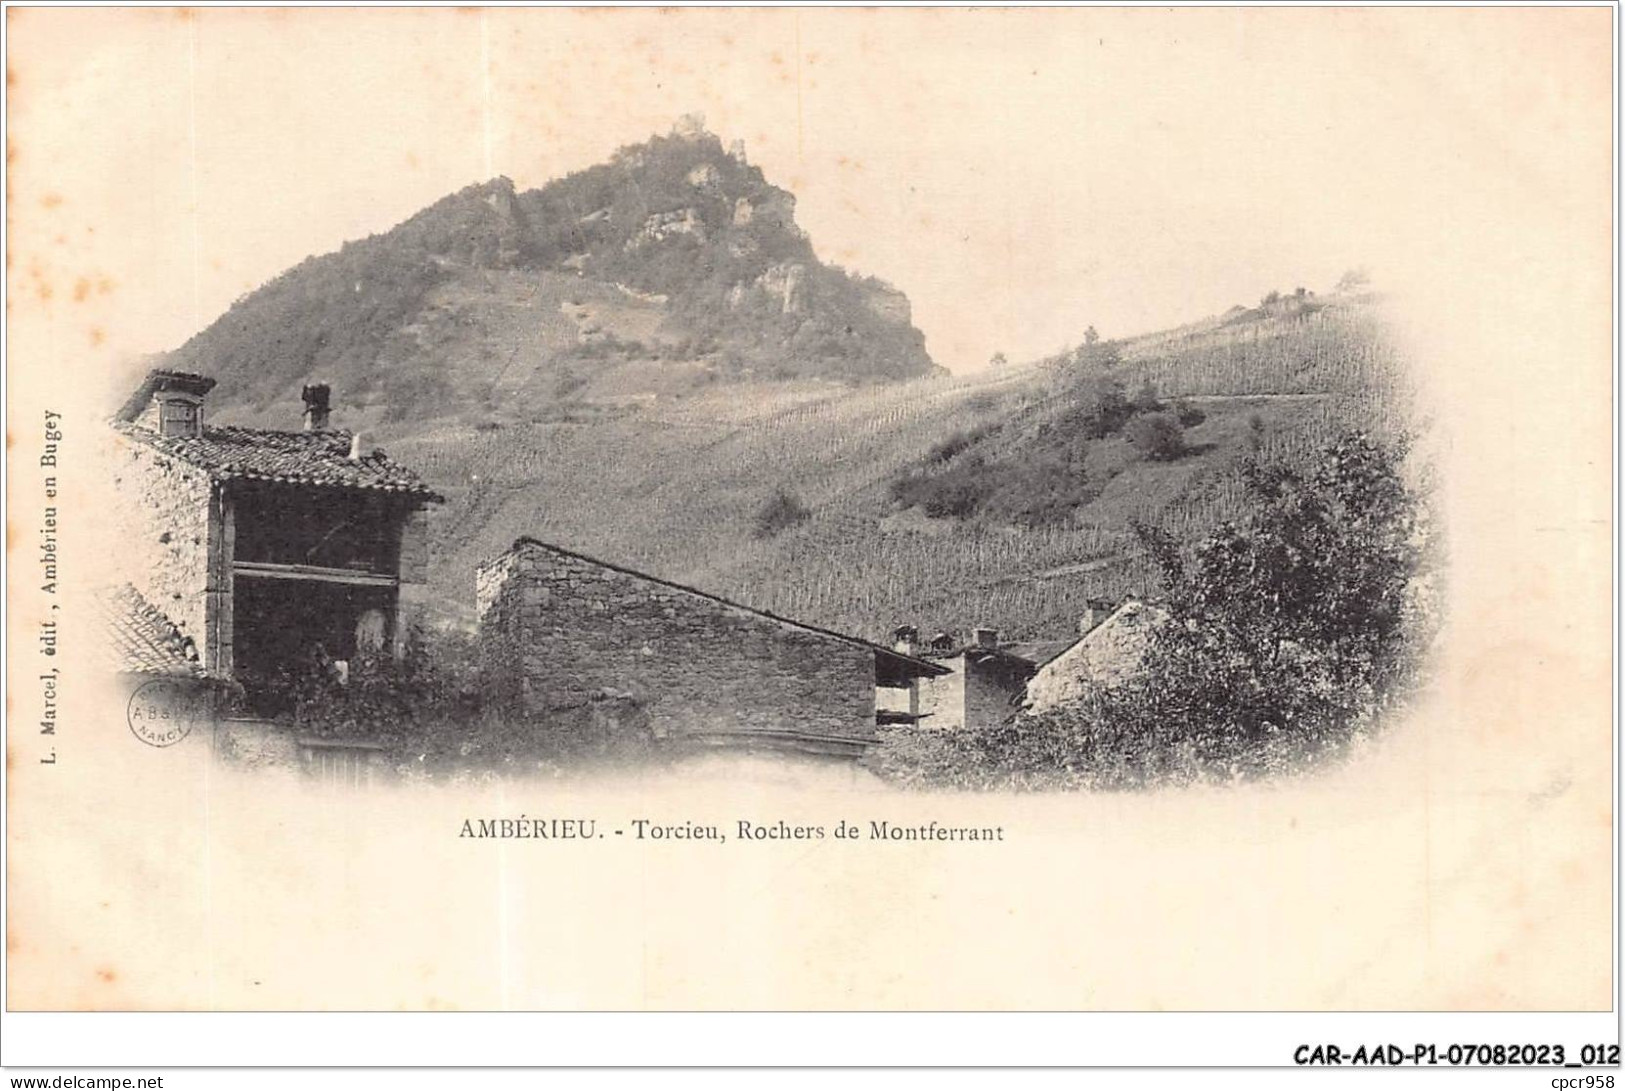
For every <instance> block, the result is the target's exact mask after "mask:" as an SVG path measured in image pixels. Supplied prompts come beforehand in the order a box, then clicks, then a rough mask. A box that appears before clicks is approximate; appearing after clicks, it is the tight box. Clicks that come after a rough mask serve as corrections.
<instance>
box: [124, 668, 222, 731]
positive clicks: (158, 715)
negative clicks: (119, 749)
mask: <svg viewBox="0 0 1625 1091" xmlns="http://www.w3.org/2000/svg"><path fill="white" fill-rule="evenodd" d="M207 716H208V708H207V700H206V697H205V695H203V694H201V693H199V692H198V690H197V688H196V687H194V686H189V685H187V684H185V683H183V682H176V681H172V680H170V679H167V678H154V679H153V680H151V681H150V682H143V683H141V685H140V687H139V688H137V689H136V691H135V692H134V693H133V694H131V695H130V707H129V709H128V710H127V711H126V713H125V718H126V719H127V720H128V721H129V723H130V731H131V733H133V734H134V735H135V737H136V738H138V739H140V740H141V741H142V742H144V743H146V744H147V745H148V746H174V745H175V744H176V743H178V742H180V741H181V740H182V739H184V738H186V736H188V735H190V734H191V733H192V729H193V728H194V727H196V726H197V725H198V724H199V723H201V722H203V721H204V720H205V719H206V718H207Z"/></svg>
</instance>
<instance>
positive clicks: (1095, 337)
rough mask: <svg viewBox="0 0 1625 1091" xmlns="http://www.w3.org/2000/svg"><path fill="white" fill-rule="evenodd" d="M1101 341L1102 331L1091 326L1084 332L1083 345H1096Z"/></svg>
mask: <svg viewBox="0 0 1625 1091" xmlns="http://www.w3.org/2000/svg"><path fill="white" fill-rule="evenodd" d="M1099 340H1100V331H1099V330H1097V329H1095V328H1094V327H1093V326H1090V327H1089V328H1088V329H1086V330H1084V331H1083V343H1084V344H1086V345H1092V344H1094V343H1095V342H1097V341H1099Z"/></svg>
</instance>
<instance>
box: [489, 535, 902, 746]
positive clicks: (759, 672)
mask: <svg viewBox="0 0 1625 1091" xmlns="http://www.w3.org/2000/svg"><path fill="white" fill-rule="evenodd" d="M476 597H477V600H478V606H479V613H480V633H481V643H482V647H483V650H484V652H485V654H486V656H487V661H488V663H491V664H492V665H494V666H497V667H498V668H499V669H502V670H506V671H509V672H512V674H513V675H514V677H515V682H516V689H517V693H516V695H515V696H516V697H517V699H518V700H519V701H520V702H521V703H522V705H523V707H525V708H526V709H527V710H528V711H530V712H533V713H538V714H543V715H545V714H548V713H550V712H556V711H558V710H563V709H570V708H578V707H580V706H583V705H586V704H587V703H589V702H590V701H592V700H593V699H594V698H597V699H600V700H601V699H603V697H604V695H605V694H606V692H607V693H609V694H611V695H613V696H615V697H616V698H617V699H621V700H628V701H631V702H635V703H636V704H637V705H638V706H640V707H641V708H643V709H644V710H646V711H647V713H648V724H649V727H650V729H651V730H652V731H653V733H654V735H655V737H656V738H666V739H675V738H680V737H682V736H693V735H699V734H710V733H716V732H758V733H761V732H766V733H772V732H788V733H801V734H811V735H820V736H838V737H841V738H847V739H856V740H871V739H873V738H874V712H875V703H874V698H875V689H874V686H875V670H874V651H873V649H871V648H869V647H866V646H864V645H862V644H857V643H853V642H849V641H846V640H842V639H840V638H838V637H834V636H829V635H824V634H821V633H818V632H814V631H811V630H808V629H804V628H801V627H799V626H795V625H792V624H790V623H787V622H783V621H777V620H774V619H771V618H768V617H764V616H763V615H760V614H757V613H755V612H754V611H750V610H746V609H744V608H742V607H736V606H730V605H728V604H726V603H722V602H718V601H716V600H715V599H711V598H709V597H707V596H705V595H702V594H699V593H697V592H693V591H687V590H684V589H681V588H677V587H673V586H670V585H667V584H662V583H658V582H655V581H652V580H649V579H646V578H643V577H641V576H638V575H636V574H633V573H630V572H623V571H620V570H617V569H613V568H609V567H606V566H604V565H600V564H597V563H595V562H593V561H590V560H588V559H586V558H581V557H575V556H572V555H570V554H566V553H563V552H559V551H555V550H552V549H549V548H547V547H545V546H540V545H530V544H525V545H521V546H519V547H517V548H516V549H515V550H514V551H512V552H510V553H508V554H505V555H504V556H502V557H500V558H498V559H497V560H496V561H493V562H490V563H488V564H487V565H484V566H482V567H481V569H480V571H479V573H478V576H477V596H476Z"/></svg>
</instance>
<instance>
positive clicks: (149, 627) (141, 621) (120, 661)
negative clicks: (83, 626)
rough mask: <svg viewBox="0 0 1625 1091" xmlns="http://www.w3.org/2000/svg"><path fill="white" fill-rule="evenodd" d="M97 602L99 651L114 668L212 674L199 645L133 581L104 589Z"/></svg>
mask: <svg viewBox="0 0 1625 1091" xmlns="http://www.w3.org/2000/svg"><path fill="white" fill-rule="evenodd" d="M94 601H95V604H96V614H97V621H98V622H99V626H100V628H101V630H102V638H103V639H102V643H101V647H100V649H99V650H100V651H101V653H102V659H103V661H104V663H105V664H106V665H107V666H109V667H111V668H113V670H115V671H117V672H119V673H121V674H152V675H162V676H165V677H170V678H197V679H206V678H209V677H211V676H210V674H209V672H208V671H207V670H205V669H204V667H203V664H202V663H200V662H198V660H197V648H196V645H195V644H193V643H192V642H191V641H189V640H188V639H187V638H186V636H185V635H184V634H183V633H182V632H181V631H180V629H179V628H177V627H176V625H175V623H174V622H173V621H171V620H169V616H168V615H167V614H165V613H164V612H163V611H162V610H160V609H158V607H156V606H154V605H153V604H152V603H150V602H148V601H147V599H146V597H145V596H143V595H142V594H141V592H139V591H137V590H136V589H135V587H134V586H132V585H131V584H128V583H125V584H120V585H118V586H117V587H108V588H104V589H102V590H101V591H99V592H98V593H97V594H96V595H95V596H94Z"/></svg>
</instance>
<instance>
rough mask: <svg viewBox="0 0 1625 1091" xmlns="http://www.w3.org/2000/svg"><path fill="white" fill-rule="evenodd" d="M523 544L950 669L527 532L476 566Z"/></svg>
mask: <svg viewBox="0 0 1625 1091" xmlns="http://www.w3.org/2000/svg"><path fill="white" fill-rule="evenodd" d="M524 546H537V547H539V548H541V549H545V550H548V551H550V552H553V553H558V554H561V555H563V556H565V557H571V558H574V559H575V560H578V561H586V562H587V563H588V564H595V565H598V566H599V567H600V568H607V569H609V570H610V571H612V572H620V573H622V574H623V575H627V576H635V577H637V578H638V579H640V580H648V581H649V582H650V583H658V584H660V585H661V586H663V587H670V588H672V589H673V590H676V591H685V592H687V593H688V594H691V595H698V596H700V597H701V598H704V599H710V600H711V601H712V602H716V603H720V604H721V605H723V606H727V607H731V608H732V609H735V610H744V611H745V612H746V613H750V614H755V615H757V616H758V617H765V618H767V619H768V620H770V621H777V622H780V623H782V624H785V625H793V626H795V627H796V628H798V629H806V630H808V631H809V632H814V633H819V634H821V635H823V636H829V637H834V638H835V639H837V640H842V641H845V642H846V643H848V644H857V645H860V646H862V647H866V648H871V649H873V650H875V651H877V652H884V653H886V654H887V655H891V656H895V657H897V658H898V659H903V660H907V661H908V662H910V663H916V664H920V665H923V666H927V667H930V668H931V669H932V671H933V672H934V673H938V674H948V673H951V672H950V671H949V670H948V669H947V668H946V667H942V666H940V665H938V664H936V663H933V662H931V661H930V660H929V659H921V658H920V657H918V656H913V655H909V654H908V653H907V652H900V651H898V650H897V649H896V648H888V647H886V646H885V645H884V644H877V643H875V642H874V641H872V640H865V639H864V638H863V637H861V636H853V635H852V634H850V633H842V632H837V631H836V630H834V629H826V628H824V627H823V626H822V625H813V624H811V623H810V622H806V621H797V620H796V619H795V618H792V617H784V616H783V615H782V614H775V613H773V612H772V611H771V610H762V609H759V608H758V607H755V606H746V605H745V604H744V603H742V602H735V601H734V600H733V599H727V598H723V597H722V596H721V595H717V594H713V593H711V592H710V591H702V590H701V589H700V588H698V587H691V586H689V585H688V584H684V583H678V582H677V581H676V580H668V579H664V578H662V577H660V576H654V575H651V574H649V573H648V572H640V571H638V570H637V569H635V568H628V567H627V566H625V565H621V564H616V563H614V562H613V561H606V560H603V559H602V558H600V557H593V556H590V555H588V554H586V553H578V552H576V551H575V550H573V549H566V548H565V547H564V546H561V545H554V544H553V543H552V542H544V541H542V540H541V539H540V538H532V537H531V536H530V535H528V534H521V535H520V536H519V537H518V538H515V539H514V543H513V545H511V546H509V547H508V548H507V549H506V550H504V551H503V552H502V553H501V554H499V555H498V556H496V557H493V558H491V559H490V560H488V561H484V562H482V563H481V564H480V565H479V567H480V568H487V567H489V566H491V565H493V564H495V563H496V562H497V561H499V560H501V559H502V558H503V557H506V556H507V555H508V554H510V553H516V552H518V551H519V549H520V548H522V547H524Z"/></svg>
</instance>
